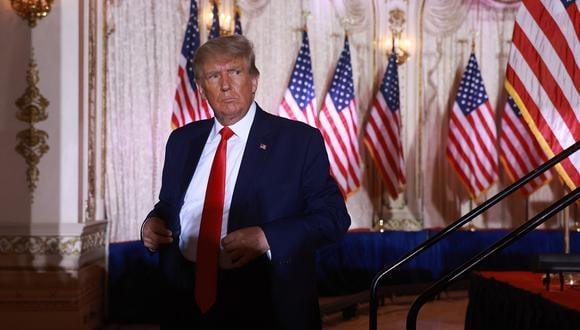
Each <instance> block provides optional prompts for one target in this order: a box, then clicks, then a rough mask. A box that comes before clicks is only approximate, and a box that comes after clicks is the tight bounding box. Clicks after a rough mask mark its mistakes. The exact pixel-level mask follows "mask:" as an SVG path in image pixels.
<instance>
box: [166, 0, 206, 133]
mask: <svg viewBox="0 0 580 330" xmlns="http://www.w3.org/2000/svg"><path fill="white" fill-rule="evenodd" d="M198 47H199V27H198V24H197V3H196V0H191V7H190V10H189V20H188V22H187V29H186V30H185V37H184V38H183V45H182V46H181V55H180V57H179V67H178V68H177V76H178V82H177V88H176V90H175V98H174V101H173V112H172V114H171V126H172V127H173V128H177V127H181V126H183V125H185V124H187V123H190V122H192V121H196V120H201V119H207V118H211V117H213V111H212V110H211V108H210V107H209V105H208V104H207V102H206V101H205V100H204V99H202V97H201V94H200V93H199V91H198V90H197V86H196V85H195V75H194V72H193V56H194V55H195V51H196V50H197V48H198Z"/></svg>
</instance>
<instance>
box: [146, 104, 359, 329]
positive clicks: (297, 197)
mask: <svg viewBox="0 0 580 330" xmlns="http://www.w3.org/2000/svg"><path fill="white" fill-rule="evenodd" d="M212 126H213V119H210V120H202V121H197V122H193V123H191V124H189V125H186V126H184V127H182V128H179V129H176V130H174V131H173V132H172V134H171V136H170V137H169V140H168V142H167V147H166V156H165V164H164V168H163V179H162V187H161V192H160V195H159V202H158V203H157V204H156V205H155V208H154V209H153V211H151V213H150V214H149V216H157V217H160V218H162V219H164V220H165V221H166V222H167V226H168V228H169V229H170V230H171V231H172V232H173V237H174V243H173V244H172V245H171V247H169V248H166V249H162V250H161V255H160V260H161V264H162V269H163V271H164V273H165V275H166V277H167V278H168V279H169V280H168V281H169V282H172V283H178V282H179V281H178V280H177V279H176V280H175V281H173V280H171V278H172V277H175V276H177V274H178V272H179V270H178V269H176V267H177V265H176V263H175V262H174V260H176V258H177V257H176V254H179V253H180V252H179V249H178V244H177V241H178V240H179V234H180V230H181V228H180V220H179V212H180V210H181V206H182V204H183V200H184V196H185V192H186V190H187V188H188V185H189V183H190V181H191V178H192V176H193V172H194V171H195V168H196V166H197V162H198V160H199V158H200V155H201V152H202V150H203V148H204V146H205V143H206V140H207V137H208V136H209V132H210V130H211V128H212ZM200 189H205V187H200ZM248 226H260V227H261V228H262V229H263V231H264V233H265V235H266V238H267V240H268V244H269V245H270V251H271V260H268V259H265V260H268V262H267V263H268V271H267V272H266V273H263V274H262V275H264V274H267V275H266V276H267V277H268V278H267V279H265V280H264V278H263V277H260V276H262V275H260V276H257V275H256V274H254V272H253V271H254V270H256V271H257V270H259V269H262V268H260V267H254V266H255V265H254V264H255V263H250V264H249V265H248V266H245V268H247V269H246V270H247V271H246V272H245V273H244V270H243V269H242V271H241V272H240V274H246V275H247V276H246V277H245V278H243V275H241V276H242V279H241V280H240V281H239V284H240V285H244V286H252V285H256V286H258V287H261V288H263V286H264V283H268V284H267V285H268V286H269V287H268V288H266V289H267V291H268V297H269V298H270V299H271V301H269V302H267V305H268V306H272V307H273V311H272V312H273V314H274V315H273V318H274V320H275V322H276V324H277V325H276V328H287V329H313V328H320V317H319V309H318V295H317V290H316V281H315V280H316V276H315V250H316V249H317V248H319V247H321V246H323V245H325V244H328V243H333V242H336V241H337V240H339V239H341V238H342V237H343V235H344V234H345V233H346V231H347V229H348V227H349V226H350V217H349V215H348V213H347V210H346V206H345V203H344V200H343V197H342V195H341V193H340V191H339V189H338V187H337V185H336V182H335V181H334V179H333V178H332V177H331V176H330V174H329V163H328V156H327V154H326V150H325V147H324V142H323V138H322V135H321V134H320V132H319V130H317V129H314V128H312V127H310V126H308V125H305V124H303V123H299V122H296V121H291V120H287V119H284V118H281V117H278V116H274V115H271V114H268V113H266V112H264V111H263V110H262V109H260V107H257V111H256V115H255V118H254V122H253V124H252V127H251V130H250V134H249V137H248V141H247V144H246V149H245V151H244V155H243V159H242V162H241V165H240V171H239V174H238V178H237V181H236V184H235V188H234V192H233V197H232V203H231V207H230V213H229V219H228V232H232V231H234V230H236V229H239V228H244V227H248ZM252 267H254V269H252ZM263 280H264V281H263ZM252 281H254V282H252ZM256 281H261V283H257V282H256Z"/></svg>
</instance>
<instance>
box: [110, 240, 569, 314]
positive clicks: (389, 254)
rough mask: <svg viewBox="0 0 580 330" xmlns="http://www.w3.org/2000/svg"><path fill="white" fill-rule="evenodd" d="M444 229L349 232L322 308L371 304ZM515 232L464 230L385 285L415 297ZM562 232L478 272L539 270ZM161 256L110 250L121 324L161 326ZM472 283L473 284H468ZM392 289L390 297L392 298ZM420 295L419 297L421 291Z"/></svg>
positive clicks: (139, 249)
mask: <svg viewBox="0 0 580 330" xmlns="http://www.w3.org/2000/svg"><path fill="white" fill-rule="evenodd" d="M437 232H438V230H437V229H425V230H421V231H415V232H403V231H386V232H383V233H378V232H368V231H367V232H361V231H357V232H349V233H348V234H347V235H346V236H345V238H344V239H343V240H342V241H341V242H339V243H337V244H333V245H330V246H327V247H324V248H322V249H320V250H319V251H318V254H317V284H318V287H319V293H320V296H321V297H323V298H324V297H345V298H348V297H350V298H349V300H348V301H347V300H346V299H345V300H342V301H341V300H336V299H333V300H332V301H334V302H335V303H336V302H337V301H338V302H339V303H336V304H335V305H333V306H321V309H322V310H323V312H325V311H326V312H332V311H334V309H336V308H346V307H348V306H352V305H353V304H356V303H359V302H363V301H367V300H368V289H369V286H370V282H371V280H372V278H373V276H374V275H375V274H376V273H377V272H378V271H379V270H380V269H382V268H383V267H385V266H387V265H390V264H392V263H393V262H395V261H396V260H397V259H398V258H400V257H401V256H403V255H404V254H406V253H407V252H409V251H410V250H412V249H413V248H415V247H416V246H417V245H419V244H421V243H422V242H424V241H425V240H426V239H428V238H429V237H431V236H433V235H435V234H436V233H437ZM508 233H509V231H508V230H503V229H502V230H477V231H458V232H455V233H453V234H452V235H451V236H450V237H449V238H448V239H447V240H444V241H442V242H439V243H437V244H435V245H434V246H432V247H431V248H430V249H429V250H427V251H425V252H424V253H423V254H422V255H421V256H419V257H417V258H416V259H415V260H413V261H412V262H410V263H409V264H407V265H405V266H403V267H402V268H401V269H400V270H399V271H397V272H395V273H394V274H393V276H391V277H389V278H387V279H385V281H384V283H383V284H384V286H385V288H388V290H387V292H391V293H392V292H394V291H396V290H397V289H400V290H401V291H402V292H403V293H413V291H417V290H418V288H422V287H424V286H425V284H426V283H431V282H433V281H434V280H435V279H437V278H439V277H440V276H442V275H443V274H445V273H447V272H448V271H450V270H451V269H453V268H455V267H456V266H458V265H460V264H462V263H463V262H465V261H466V260H468V259H469V258H471V257H472V256H474V255H475V254H477V253H479V252H480V251H482V250H483V249H485V248H487V247H489V246H490V245H492V244H493V243H495V242H496V241H497V240H499V239H501V238H502V237H504V236H505V235H507V234H508ZM563 241H564V240H563V233H562V231H560V230H535V231H532V232H530V233H529V234H528V235H527V236H525V237H524V238H522V239H521V240H520V241H518V242H517V243H516V244H514V245H513V246H511V247H509V248H507V249H505V250H503V251H502V252H501V253H500V254H499V255H497V256H495V257H493V258H491V259H490V260H488V261H486V262H485V263H484V264H483V265H481V266H479V267H478V268H477V269H478V270H502V271H507V270H523V271H525V270H531V265H532V263H533V260H534V258H535V257H536V256H537V255H538V254H542V253H561V252H562V251H563V250H564V244H563ZM570 241H571V243H570V248H571V251H572V253H578V252H580V233H577V232H574V233H571V236H570ZM157 267H158V258H157V255H156V254H151V253H149V252H148V251H147V250H146V249H145V248H144V247H143V245H142V243H141V242H139V241H131V242H122V243H112V244H110V245H109V265H108V270H109V276H108V299H107V300H108V306H107V307H108V312H109V319H110V321H112V322H116V323H156V322H157V320H156V313H155V311H156V310H157V306H156V302H159V301H160V299H159V288H157V287H156V286H155V285H156V283H158V282H159V272H158V268H157ZM466 280H467V279H466ZM384 292H385V291H383V293H384ZM415 293H416V292H415Z"/></svg>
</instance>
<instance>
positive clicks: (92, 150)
mask: <svg viewBox="0 0 580 330" xmlns="http://www.w3.org/2000/svg"><path fill="white" fill-rule="evenodd" d="M88 6H89V47H88V48H89V59H88V66H89V67H88V71H89V77H88V78H89V79H88V83H89V90H88V101H89V102H88V107H89V109H88V110H89V111H88V114H89V117H88V127H87V128H88V134H87V136H88V154H87V162H88V164H87V165H88V168H87V172H88V173H87V180H88V182H87V184H88V185H87V186H88V190H87V206H86V209H85V217H86V218H85V220H86V221H94V220H95V212H96V194H97V74H96V73H97V42H96V40H97V4H96V3H95V1H94V0H91V1H89V2H88Z"/></svg>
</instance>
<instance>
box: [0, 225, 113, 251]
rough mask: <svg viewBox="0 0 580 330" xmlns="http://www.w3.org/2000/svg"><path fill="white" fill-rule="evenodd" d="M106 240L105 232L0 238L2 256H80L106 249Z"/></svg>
mask: <svg viewBox="0 0 580 330" xmlns="http://www.w3.org/2000/svg"><path fill="white" fill-rule="evenodd" d="M105 238H106V237H105V231H104V230H102V231H97V232H93V233H87V234H83V235H81V236H57V235H47V236H0V255H2V254H15V255H22V254H25V255H32V254H34V255H38V254H42V255H59V256H78V255H80V254H82V253H86V252H88V251H90V250H94V249H98V248H103V247H105V244H106V239H105Z"/></svg>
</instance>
